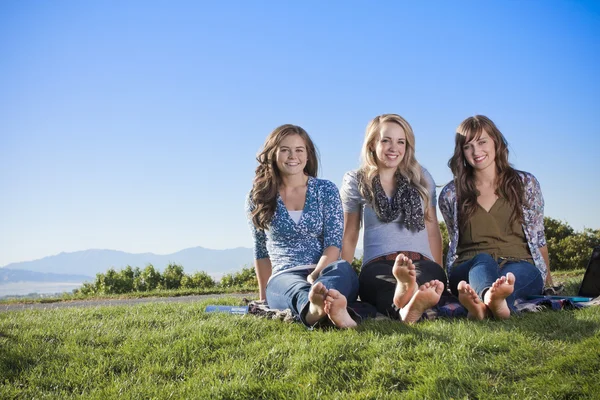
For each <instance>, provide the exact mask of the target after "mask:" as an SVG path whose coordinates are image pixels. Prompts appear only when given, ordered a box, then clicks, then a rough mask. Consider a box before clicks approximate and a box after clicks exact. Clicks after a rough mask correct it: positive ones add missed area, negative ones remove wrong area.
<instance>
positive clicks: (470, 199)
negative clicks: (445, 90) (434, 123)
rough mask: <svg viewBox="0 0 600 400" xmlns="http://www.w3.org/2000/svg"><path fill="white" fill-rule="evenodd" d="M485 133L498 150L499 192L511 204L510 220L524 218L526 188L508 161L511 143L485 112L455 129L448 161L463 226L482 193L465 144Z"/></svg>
mask: <svg viewBox="0 0 600 400" xmlns="http://www.w3.org/2000/svg"><path fill="white" fill-rule="evenodd" d="M484 132H486V133H487V134H488V135H489V136H490V138H491V139H492V141H493V142H494V147H495V150H496V160H495V162H496V175H497V176H496V194H497V195H498V196H500V197H503V198H505V199H506V200H507V201H508V202H509V204H510V205H511V207H512V214H511V217H510V222H511V223H514V222H515V221H522V220H523V210H522V206H523V203H524V195H525V188H524V186H523V181H522V180H521V177H520V176H519V171H518V170H516V169H514V168H513V167H512V165H511V164H510V163H509V162H508V143H507V142H506V139H505V138H504V135H502V132H500V130H499V129H498V127H497V126H496V124H494V122H492V120H490V119H489V118H488V117H486V116H484V115H475V116H474V117H469V118H467V119H465V120H464V121H463V122H462V123H461V124H460V125H459V126H458V128H457V129H456V137H455V146H454V155H453V156H452V158H450V160H449V161H448V166H449V167H450V170H452V174H453V175H454V184H455V186H456V196H457V198H458V202H459V209H458V216H459V222H460V224H461V226H463V227H464V226H465V224H466V223H467V222H468V221H469V219H470V218H471V216H472V215H473V213H475V210H476V208H477V196H479V191H478V190H477V188H476V186H475V175H474V169H473V167H472V166H471V165H470V164H469V163H468V162H467V160H466V159H465V156H464V152H463V146H464V145H465V143H469V142H471V141H472V140H478V139H479V138H480V137H481V135H482V134H483V133H484Z"/></svg>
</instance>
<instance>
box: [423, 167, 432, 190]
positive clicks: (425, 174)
mask: <svg viewBox="0 0 600 400" xmlns="http://www.w3.org/2000/svg"><path fill="white" fill-rule="evenodd" d="M421 174H423V178H425V180H426V181H427V183H428V184H430V185H431V186H433V187H435V181H434V180H433V176H431V173H429V171H428V170H427V168H425V167H424V166H422V165H421Z"/></svg>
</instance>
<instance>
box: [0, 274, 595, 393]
mask: <svg viewBox="0 0 600 400" xmlns="http://www.w3.org/2000/svg"><path fill="white" fill-rule="evenodd" d="M577 279H580V278H577V277H571V278H568V279H567V281H569V282H570V281H571V280H572V281H573V283H572V284H570V285H571V286H576V281H577ZM237 302H239V299H233V298H229V299H221V300H219V301H215V300H209V301H205V302H197V303H183V304H182V303H172V304H165V303H160V304H159V303H156V304H143V305H136V306H118V307H97V308H70V309H60V310H44V311H36V310H29V311H19V312H4V313H0V398H2V399H5V398H8V399H10V398H56V399H65V398H78V397H82V398H96V399H106V398H135V399H137V398H157V399H163V398H165V399H166V398H176V399H179V398H223V399H255V398H273V399H280V398H307V399H308V398H323V399H331V398H351V399H387V398H407V399H411V398H414V399H421V398H432V399H438V398H439V399H449V398H454V399H462V398H470V399H487V398H509V397H510V398H520V399H521V398H524V399H526V398H531V399H546V398H547V399H579V398H590V399H593V398H598V396H599V394H600V372H599V371H600V307H589V308H587V309H583V310H576V311H561V312H552V311H545V312H540V313H534V314H526V315H523V316H520V317H515V318H512V319H510V320H509V321H485V322H471V321H467V320H464V319H462V320H459V319H457V320H436V321H426V322H423V323H419V324H416V325H414V326H406V325H403V324H401V323H398V322H393V321H388V320H383V321H380V320H378V321H374V320H371V321H366V322H364V323H363V324H361V325H360V326H359V328H358V329H356V330H350V331H339V330H334V329H330V330H317V331H308V330H306V329H305V328H304V327H303V326H301V325H300V324H291V323H284V322H281V321H273V320H266V319H261V318H258V317H255V316H251V315H246V316H235V315H224V314H207V313H205V312H204V309H205V307H206V305H207V304H209V303H212V304H230V305H237Z"/></svg>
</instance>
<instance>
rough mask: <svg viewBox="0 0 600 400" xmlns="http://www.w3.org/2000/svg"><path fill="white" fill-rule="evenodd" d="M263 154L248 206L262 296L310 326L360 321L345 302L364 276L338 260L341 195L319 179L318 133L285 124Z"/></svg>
mask: <svg viewBox="0 0 600 400" xmlns="http://www.w3.org/2000/svg"><path fill="white" fill-rule="evenodd" d="M257 161H258V166H257V168H256V175H255V177H254V183H253V187H252V190H251V191H250V194H249V195H248V199H247V202H246V211H247V213H248V221H249V224H250V228H251V231H252V236H253V239H254V255H255V270H256V276H257V278H258V285H259V295H260V299H261V300H265V299H266V300H267V303H268V304H269V307H271V308H277V309H286V308H289V309H290V310H291V311H292V313H293V314H294V315H296V316H298V317H299V318H300V319H301V321H302V322H303V323H304V324H305V325H307V326H314V325H316V324H318V323H321V322H326V321H331V323H333V324H334V325H335V326H337V327H340V328H349V327H354V326H356V320H357V319H359V318H358V316H357V315H356V314H355V313H353V312H352V310H350V309H349V308H347V303H348V302H352V301H354V300H356V297H357V294H358V279H357V276H356V273H355V272H354V270H353V269H352V267H351V266H350V264H348V263H347V262H345V261H343V260H339V257H340V248H341V245H342V232H343V214H342V206H341V202H340V196H339V193H338V190H337V188H336V186H335V185H334V184H333V183H331V182H330V181H327V180H324V179H318V178H317V172H318V158H317V152H316V148H315V146H314V144H313V142H312V140H311V139H310V137H309V136H308V134H307V133H306V131H305V130H304V129H302V128H301V127H299V126H295V125H282V126H280V127H278V128H276V129H275V130H274V131H273V132H272V133H271V134H270V135H269V136H268V137H267V140H266V141H265V144H264V146H263V150H262V151H261V152H260V153H259V155H258V157H257Z"/></svg>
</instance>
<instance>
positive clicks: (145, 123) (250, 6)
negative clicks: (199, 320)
mask: <svg viewBox="0 0 600 400" xmlns="http://www.w3.org/2000/svg"><path fill="white" fill-rule="evenodd" d="M0 54H1V55H2V56H1V57H0V266H3V265H6V264H9V263H11V262H18V261H25V260H32V259H37V258H41V257H44V256H48V255H53V254H58V253H60V252H62V251H66V252H71V251H78V250H85V249H90V248H106V249H116V250H123V251H127V252H135V253H137V252H154V253H158V254H167V253H171V252H175V251H178V250H181V249H184V248H187V247H193V246H202V247H207V248H213V249H225V248H232V247H238V246H244V247H251V245H252V243H251V238H250V234H249V230H248V227H247V222H246V217H245V214H244V210H243V204H244V197H245V195H246V193H247V192H248V190H249V189H250V186H251V182H252V178H253V174H254V169H255V167H256V161H255V156H256V153H257V151H258V150H259V149H260V147H261V145H262V144H263V142H264V139H265V137H266V136H267V135H268V134H269V133H270V132H271V130H273V128H275V127H276V126H278V125H280V124H283V123H293V124H298V125H301V126H302V127H304V128H305V129H306V130H307V131H308V132H309V134H311V136H312V138H313V140H314V141H315V143H316V144H317V147H318V148H319V150H320V154H321V173H320V176H321V177H323V178H326V179H329V180H331V181H333V182H334V183H336V184H337V185H339V184H340V183H341V180H342V176H343V174H344V172H346V171H348V170H350V169H354V168H356V167H357V166H358V156H359V151H360V146H361V144H362V139H363V135H364V129H365V127H366V125H367V123H368V122H369V120H370V119H372V118H373V117H374V116H376V115H378V114H382V113H390V112H392V113H398V114H400V115H402V116H404V117H405V118H406V119H407V120H408V121H409V122H410V123H411V124H412V126H413V129H414V131H415V134H416V138H417V157H418V159H419V161H420V162H421V163H422V164H423V165H424V166H425V167H426V168H428V169H429V171H430V172H431V173H432V175H433V177H434V179H435V180H436V183H437V184H439V185H441V184H444V183H446V182H447V181H448V180H450V178H451V175H450V171H449V169H448V167H447V164H446V163H447V161H448V158H449V157H450V156H451V154H452V150H453V140H454V132H455V128H456V127H457V126H458V124H459V123H460V122H461V121H462V120H463V119H464V118H466V117H468V116H470V115H474V114H484V115H487V116H489V117H490V118H491V119H492V120H494V121H495V122H496V123H497V125H498V126H499V127H500V129H501V130H502V132H503V133H504V134H505V136H506V137H507V139H508V141H509V144H510V150H511V155H510V159H511V161H512V163H513V164H514V166H515V167H516V168H518V169H523V170H526V171H529V172H532V173H533V174H534V175H536V176H537V178H538V179H539V181H540V183H541V185H542V190H543V192H544V196H545V200H546V215H547V216H550V217H553V218H557V219H561V220H563V221H566V222H568V223H569V224H571V225H572V226H573V227H574V228H575V229H578V230H580V229H583V228H584V227H589V228H594V229H598V228H600V212H598V203H599V200H600V182H599V179H598V175H599V172H600V161H599V160H600V158H599V157H598V151H599V149H600V73H599V72H598V71H600V3H599V2H585V1H541V0H540V1H535V0H532V1H526V2H521V1H498V2H492V1H490V2H487V1H486V2H481V1H452V2H450V1H431V2H430V1H423V2H403V1H394V2H363V1H349V2H341V1H340V2H337V1H332V2H319V1H306V2H293V3H292V2H287V1H283V2H275V1H254V2H230V1H223V2H203V1H168V2H167V1H127V2H122V1H95V2H92V1H89V2H82V1H66V0H65V1H55V2H45V1H17V0H6V1H2V2H0Z"/></svg>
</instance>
